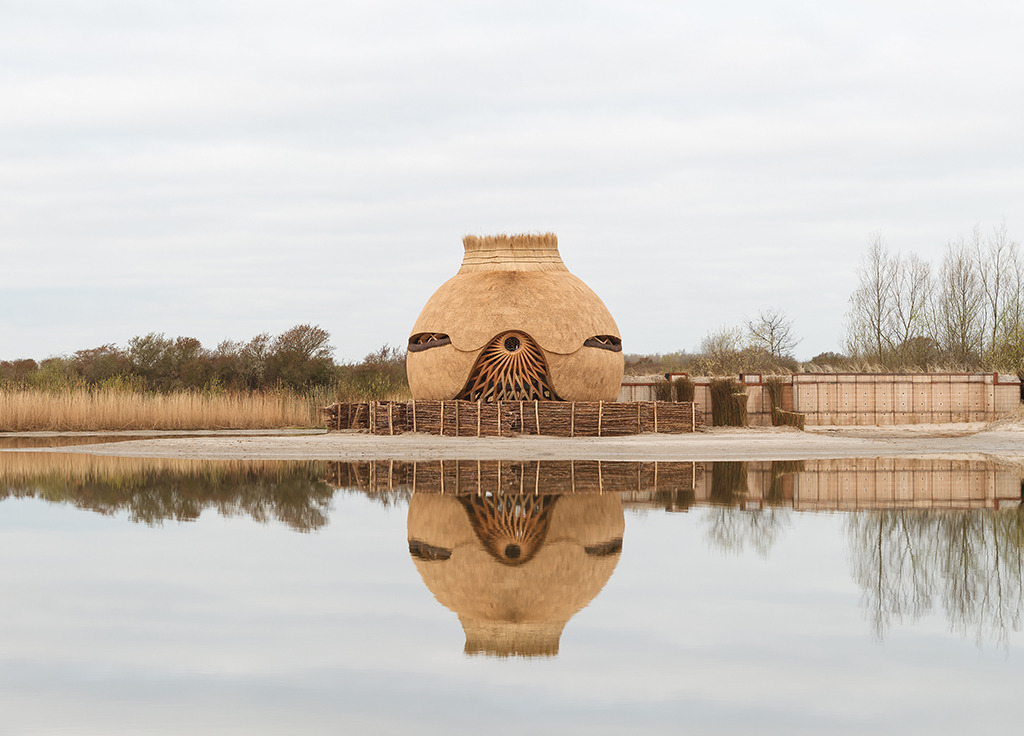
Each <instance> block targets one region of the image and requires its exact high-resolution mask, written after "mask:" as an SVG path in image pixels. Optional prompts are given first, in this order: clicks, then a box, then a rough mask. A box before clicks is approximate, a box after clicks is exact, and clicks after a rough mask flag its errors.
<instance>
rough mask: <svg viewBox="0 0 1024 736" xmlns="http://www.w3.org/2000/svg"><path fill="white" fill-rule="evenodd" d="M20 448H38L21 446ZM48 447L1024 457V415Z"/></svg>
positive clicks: (126, 453)
mask: <svg viewBox="0 0 1024 736" xmlns="http://www.w3.org/2000/svg"><path fill="white" fill-rule="evenodd" d="M18 451H19V452H24V451H32V450H18ZM39 451H47V452H54V451H57V452H73V453H89V454H95V455H116V456H122V457H183V458H198V459H246V458H251V459H267V460H275V459H279V460H299V459H302V460H349V461H351V460H373V459H403V460H433V459H452V460H478V459H479V460H585V459H586V460H639V461H650V460H705V461H708V460H801V459H811V458H844V457H906V456H915V457H922V456H930V457H936V456H943V457H970V458H989V459H992V460H997V461H1001V462H1005V463H1011V464H1015V465H1024V423H1021V422H1020V421H1016V422H1008V421H1003V422H995V423H993V424H989V425H984V424H941V425H904V426H897V427H814V428H811V429H809V430H808V431H806V432H800V431H798V430H795V429H789V428H782V427H772V428H742V429H741V428H715V429H712V430H708V431H705V432H699V433H697V434H685V435H638V436H632V437H601V438H597V437H581V438H574V439H567V438H560V437H501V438H490V437H485V438H476V437H436V436H431V435H422V434H406V435H399V436H395V437H375V436H371V435H368V434H360V433H355V432H331V433H328V434H308V433H307V434H290V435H267V434H261V435H256V436H254V435H253V434H249V433H246V434H238V433H231V434H219V433H211V434H207V435H205V436H202V437H181V436H174V435H172V434H168V435H166V436H160V437H156V438H152V439H139V440H126V441H122V442H114V443H105V444H82V445H76V446H73V447H62V448H39Z"/></svg>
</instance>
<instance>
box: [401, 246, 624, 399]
mask: <svg viewBox="0 0 1024 736" xmlns="http://www.w3.org/2000/svg"><path fill="white" fill-rule="evenodd" d="M463 245H464V246H465V255H464V258H463V261H462V267H461V268H460V269H459V271H458V273H457V274H456V275H455V276H454V277H452V278H451V279H449V280H448V281H446V282H445V283H444V284H442V285H441V287H440V288H439V289H438V290H437V291H436V292H434V295H433V296H432V297H430V299H429V300H428V301H427V304H426V306H425V307H423V311H422V312H421V313H420V316H419V318H418V319H417V320H416V324H415V326H414V327H413V329H412V335H411V336H410V338H409V352H408V357H407V360H406V369H407V371H408V374H409V388H410V389H411V390H412V395H413V398H414V399H433V400H444V401H447V400H451V399H461V400H466V401H484V402H492V401H533V400H540V401H546V400H559V399H560V400H565V401H614V400H615V398H616V397H617V396H618V392H619V386H620V385H621V383H622V371H623V356H622V339H621V336H620V335H619V328H618V327H617V326H616V324H615V320H613V319H612V316H611V314H609V312H608V309H607V308H606V307H605V305H604V303H603V302H602V301H601V300H600V299H599V298H598V296H597V294H595V293H594V292H593V291H591V290H590V289H589V288H588V287H587V285H586V284H584V283H583V282H582V281H580V280H579V279H578V278H577V277H575V276H573V275H572V274H571V273H569V271H568V269H567V268H566V267H565V264H564V263H562V258H561V256H560V255H559V254H558V239H557V238H556V237H555V236H554V235H553V234H551V233H547V234H545V235H512V236H509V235H496V236H489V237H484V238H480V237H475V236H467V237H466V238H464V239H463Z"/></svg>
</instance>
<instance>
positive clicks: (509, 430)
mask: <svg viewBox="0 0 1024 736" xmlns="http://www.w3.org/2000/svg"><path fill="white" fill-rule="evenodd" d="M323 411H324V419H325V422H326V424H327V427H328V428H329V429H365V430H368V431H369V432H370V433H371V434H378V435H392V434H403V433H405V432H423V433H425V434H435V435H444V436H451V437H503V436H512V435H522V434H534V435H550V436H555V437H614V436H622V435H633V434H643V433H647V432H657V433H662V434H666V433H667V434H679V433H683V432H693V431H694V430H695V429H696V427H698V426H700V425H701V423H702V420H703V415H702V413H701V412H700V411H699V410H698V409H697V407H696V406H695V405H694V404H693V403H692V402H663V401H638V402H633V403H615V402H604V401H498V402H494V403H484V402H477V401H370V402H365V403H351V404H333V405H332V406H328V407H326V408H325V409H324V410H323Z"/></svg>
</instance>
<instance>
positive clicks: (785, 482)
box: [324, 458, 1022, 511]
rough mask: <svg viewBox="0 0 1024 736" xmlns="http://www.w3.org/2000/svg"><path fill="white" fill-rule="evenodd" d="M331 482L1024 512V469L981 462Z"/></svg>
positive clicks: (384, 470)
mask: <svg viewBox="0 0 1024 736" xmlns="http://www.w3.org/2000/svg"><path fill="white" fill-rule="evenodd" d="M328 467H329V473H328V475H327V477H325V478H324V481H325V482H327V483H329V484H330V485H332V486H334V487H337V488H353V489H358V490H360V491H363V492H366V493H369V494H371V495H378V494H379V495H380V496H381V497H393V498H403V497H404V498H407V497H408V496H409V495H410V494H411V493H413V492H417V493H446V494H467V493H477V494H480V493H484V494H495V493H538V494H543V493H547V494H553V493H619V494H622V496H623V502H624V503H625V504H626V505H627V506H633V507H659V508H664V509H667V510H672V511H685V510H686V509H688V508H690V507H691V506H694V505H719V506H736V507H739V508H746V509H757V508H765V507H790V508H794V509H797V510H805V511H818V510H821V511H839V510H855V509H899V508H904V509H915V508H916V509H971V508H1000V507H1002V506H1018V505H1020V503H1021V500H1022V498H1021V476H1022V473H1021V471H1020V470H1015V469H1011V468H1006V467H1001V466H996V465H993V464H991V463H988V462H985V461H980V460H930V459H915V458H872V459H863V458H861V459H848V460H799V461H792V460H790V461H763V462H762V461H758V462H710V463H685V462H624V461H598V460H575V461H569V460H558V461H555V460H538V461H529V462H523V461H497V460H483V461H478V460H432V461H426V462H404V461H400V460H375V461H372V462H363V463H343V462H337V463H329V464H328Z"/></svg>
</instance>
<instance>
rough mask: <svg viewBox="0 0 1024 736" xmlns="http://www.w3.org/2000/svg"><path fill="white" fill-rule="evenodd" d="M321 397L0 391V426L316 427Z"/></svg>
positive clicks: (20, 428)
mask: <svg viewBox="0 0 1024 736" xmlns="http://www.w3.org/2000/svg"><path fill="white" fill-rule="evenodd" d="M319 398H320V397H314V396H302V395H298V394H294V393H290V392H285V391H279V392H272V393H207V392H201V391H179V392H175V393H169V394H155V393H139V392H132V391H123V390H117V389H110V388H98V389H89V388H66V389H62V390H59V391H52V392H51V391H41V390H34V389H21V388H19V389H2V390H0V431H4V432H22V431H33V430H51V431H91V430H97V431H99V430H161V429H176V430H199V429H281V428H285V427H317V426H320V425H321V423H322V420H321V419H320V412H319V409H320V406H321V404H320V403H319V401H318V399H319Z"/></svg>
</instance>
